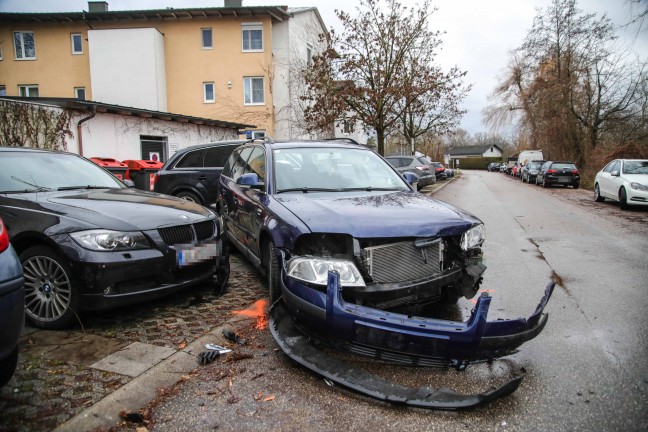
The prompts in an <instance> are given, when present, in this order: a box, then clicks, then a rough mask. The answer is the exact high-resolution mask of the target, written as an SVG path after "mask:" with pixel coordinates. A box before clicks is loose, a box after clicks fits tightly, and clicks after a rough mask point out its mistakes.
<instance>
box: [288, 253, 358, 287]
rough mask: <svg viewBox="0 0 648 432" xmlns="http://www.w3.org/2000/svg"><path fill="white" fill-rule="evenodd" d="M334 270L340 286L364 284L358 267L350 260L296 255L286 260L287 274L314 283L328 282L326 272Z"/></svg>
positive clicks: (324, 283) (324, 284)
mask: <svg viewBox="0 0 648 432" xmlns="http://www.w3.org/2000/svg"><path fill="white" fill-rule="evenodd" d="M331 270H335V271H337V272H338V273H339V274H340V285H342V286H365V283H364V280H363V279H362V276H361V275H360V272H359V271H358V268H357V267H356V266H355V264H353V263H352V262H351V261H346V260H341V259H334V258H319V257H311V256H298V257H295V258H292V259H291V260H290V261H289V262H288V276H290V277H292V278H295V279H299V280H302V281H304V282H308V283H312V284H315V285H323V286H326V285H327V284H328V272H329V271H331Z"/></svg>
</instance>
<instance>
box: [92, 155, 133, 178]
mask: <svg viewBox="0 0 648 432" xmlns="http://www.w3.org/2000/svg"><path fill="white" fill-rule="evenodd" d="M90 160H91V161H92V162H94V163H96V164H97V165H99V166H100V167H102V168H103V169H105V170H106V171H109V172H110V173H111V174H112V175H114V176H115V177H117V178H118V179H119V180H124V179H125V178H128V177H127V176H126V174H127V172H128V165H126V164H125V163H123V162H120V161H118V160H116V159H111V158H102V157H91V158H90Z"/></svg>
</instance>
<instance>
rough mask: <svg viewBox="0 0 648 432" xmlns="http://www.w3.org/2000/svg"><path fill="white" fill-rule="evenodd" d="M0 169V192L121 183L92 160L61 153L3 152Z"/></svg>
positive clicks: (107, 185) (120, 186)
mask: <svg viewBox="0 0 648 432" xmlns="http://www.w3.org/2000/svg"><path fill="white" fill-rule="evenodd" d="M0 172H2V176H0V192H19V191H37V190H41V188H42V189H43V190H56V189H58V188H61V187H63V188H65V187H76V186H79V187H83V186H97V187H106V188H124V187H125V186H124V185H123V184H122V183H121V182H119V180H117V179H116V178H115V177H114V176H113V175H111V174H109V173H107V172H106V171H104V170H103V169H101V168H99V167H98V166H97V165H95V164H94V163H92V162H90V161H87V160H85V159H83V158H80V157H78V156H75V155H71V154H65V153H37V152H4V153H2V157H0Z"/></svg>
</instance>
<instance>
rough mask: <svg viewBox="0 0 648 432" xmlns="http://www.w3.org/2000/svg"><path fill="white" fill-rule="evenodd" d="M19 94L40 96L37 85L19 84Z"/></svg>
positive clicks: (22, 95)
mask: <svg viewBox="0 0 648 432" xmlns="http://www.w3.org/2000/svg"><path fill="white" fill-rule="evenodd" d="M18 94H19V95H20V96H21V97H38V86H37V85H19V86H18Z"/></svg>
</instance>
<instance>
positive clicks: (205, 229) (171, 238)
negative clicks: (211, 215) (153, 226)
mask: <svg viewBox="0 0 648 432" xmlns="http://www.w3.org/2000/svg"><path fill="white" fill-rule="evenodd" d="M158 233H159V234H160V237H162V240H163V241H164V243H166V244H168V245H175V244H188V243H192V242H193V241H194V240H198V241H202V240H207V239H209V238H211V237H213V235H214V221H213V220H209V221H205V222H198V223H196V224H193V225H178V226H174V227H167V228H159V229H158Z"/></svg>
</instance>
